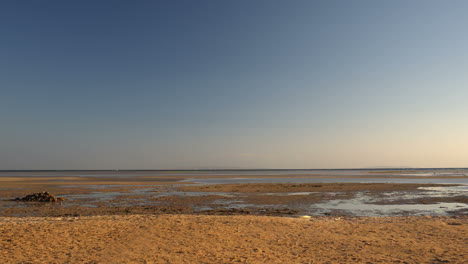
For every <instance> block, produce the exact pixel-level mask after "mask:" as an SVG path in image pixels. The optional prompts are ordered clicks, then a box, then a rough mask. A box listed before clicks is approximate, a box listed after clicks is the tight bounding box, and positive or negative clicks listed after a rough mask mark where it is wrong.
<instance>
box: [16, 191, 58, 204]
mask: <svg viewBox="0 0 468 264" xmlns="http://www.w3.org/2000/svg"><path fill="white" fill-rule="evenodd" d="M63 200H65V199H64V198H62V197H55V196H53V195H52V194H50V193H49V192H38V193H33V194H28V195H26V196H25V197H23V198H16V199H15V201H20V202H50V203H57V202H62V201H63Z"/></svg>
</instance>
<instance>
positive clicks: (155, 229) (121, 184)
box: [0, 175, 468, 263]
mask: <svg viewBox="0 0 468 264" xmlns="http://www.w3.org/2000/svg"><path fill="white" fill-rule="evenodd" d="M255 177H259V176H258V175H255ZM265 177H269V176H265ZM282 177H284V176H282ZM183 179H187V178H185V177H174V178H172V177H151V176H145V177H136V178H135V177H128V178H125V177H123V178H122V177H121V178H114V177H73V176H69V177H46V176H42V177H0V186H1V187H0V196H1V198H2V199H1V200H0V260H1V263H464V260H465V259H466V256H467V255H468V254H467V253H468V252H467V248H468V240H467V239H466V237H468V236H467V235H468V234H467V232H468V228H467V224H468V216H467V212H466V210H460V211H457V212H456V213H453V214H451V215H450V216H438V217H435V216H421V217H351V216H347V215H345V216H343V214H341V213H337V214H335V216H323V215H322V216H312V217H311V218H299V216H300V215H301V214H302V213H303V212H301V211H300V208H302V207H301V205H309V204H315V203H320V202H324V201H333V200H336V199H338V200H339V199H351V198H353V197H354V196H355V195H356V194H357V193H366V194H369V195H370V194H371V195H374V196H376V197H378V196H383V195H384V194H386V193H387V192H397V193H400V192H401V193H402V194H415V193H419V192H421V190H420V189H419V187H421V186H423V187H428V188H437V187H438V186H449V185H440V184H399V183H393V184H388V183H387V184H383V183H318V184H317V183H313V184H264V183H261V184H223V185H193V184H192V183H190V182H187V181H186V182H180V180H183ZM39 191H49V192H52V193H53V194H56V195H58V196H61V197H69V199H68V200H66V201H65V202H63V203H62V204H61V203H39V202H36V203H34V202H14V201H11V200H12V199H14V198H16V197H22V196H24V195H27V194H30V193H32V192H39ZM309 192H310V193H311V194H308V193H309ZM116 194H118V195H116ZM168 194H170V195H168ZM112 195H114V196H112ZM73 197H75V198H76V197H80V198H79V199H77V198H76V199H75V200H73V199H74V198H73ZM96 197H99V198H96ZM402 197H403V196H402ZM239 199H243V201H244V202H245V203H249V204H251V205H252V207H245V208H244V207H242V208H235V207H234V208H233V207H227V208H226V205H230V204H232V203H233V204H236V202H237V200H239ZM439 202H459V203H465V204H466V203H467V202H468V201H467V197H466V196H464V195H461V196H453V197H433V198H421V197H419V198H414V199H409V200H401V199H400V200H394V201H392V202H388V203H389V204H392V203H393V204H400V203H416V204H425V203H439ZM141 203H142V204H141ZM34 216H41V217H34ZM279 216H280V217H279Z"/></svg>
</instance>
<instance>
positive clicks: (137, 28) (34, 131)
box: [0, 0, 468, 169]
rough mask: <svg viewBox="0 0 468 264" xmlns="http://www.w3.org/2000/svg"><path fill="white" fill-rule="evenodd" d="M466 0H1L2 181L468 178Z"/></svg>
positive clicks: (0, 166)
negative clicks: (181, 175)
mask: <svg viewBox="0 0 468 264" xmlns="http://www.w3.org/2000/svg"><path fill="white" fill-rule="evenodd" d="M466 10H468V3H467V2H466V1H422V0H420V1H416V0H414V1H296V0H295V1H214V0H213V1H48V0H45V1H2V2H1V3H0V124H2V126H1V129H0V169H117V168H118V169H172V168H355V167H372V166H414V167H466V166H468V164H467V161H468V136H467V135H468V122H466V121H467V117H468V104H467V99H468V86H467V84H468V77H467V75H466V72H468V51H467V48H466V47H468V35H467V34H466V28H467V27H468V17H467V16H466Z"/></svg>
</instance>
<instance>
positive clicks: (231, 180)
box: [183, 178, 468, 184]
mask: <svg viewBox="0 0 468 264" xmlns="http://www.w3.org/2000/svg"><path fill="white" fill-rule="evenodd" d="M183 181H184V182H194V183H198V184H239V183H419V184H468V179H464V178H455V179H450V178H449V179H406V178H210V179H199V178H193V179H186V180H183Z"/></svg>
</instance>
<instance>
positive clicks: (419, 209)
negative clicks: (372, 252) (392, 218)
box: [309, 193, 468, 216]
mask: <svg viewBox="0 0 468 264" xmlns="http://www.w3.org/2000/svg"><path fill="white" fill-rule="evenodd" d="M391 196H393V195H391ZM378 201H380V202H383V201H385V198H383V199H380V200H378V199H375V198H374V197H372V196H368V195H367V194H365V193H358V194H357V195H356V197H355V198H353V199H346V200H330V201H327V202H324V203H317V204H313V205H310V209H309V213H310V214H329V213H333V212H335V213H336V212H341V213H344V214H349V215H354V216H388V215H447V214H449V212H450V211H455V210H463V209H465V210H466V209H468V205H467V204H465V203H435V204H383V205H381V204H372V203H374V202H378Z"/></svg>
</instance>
